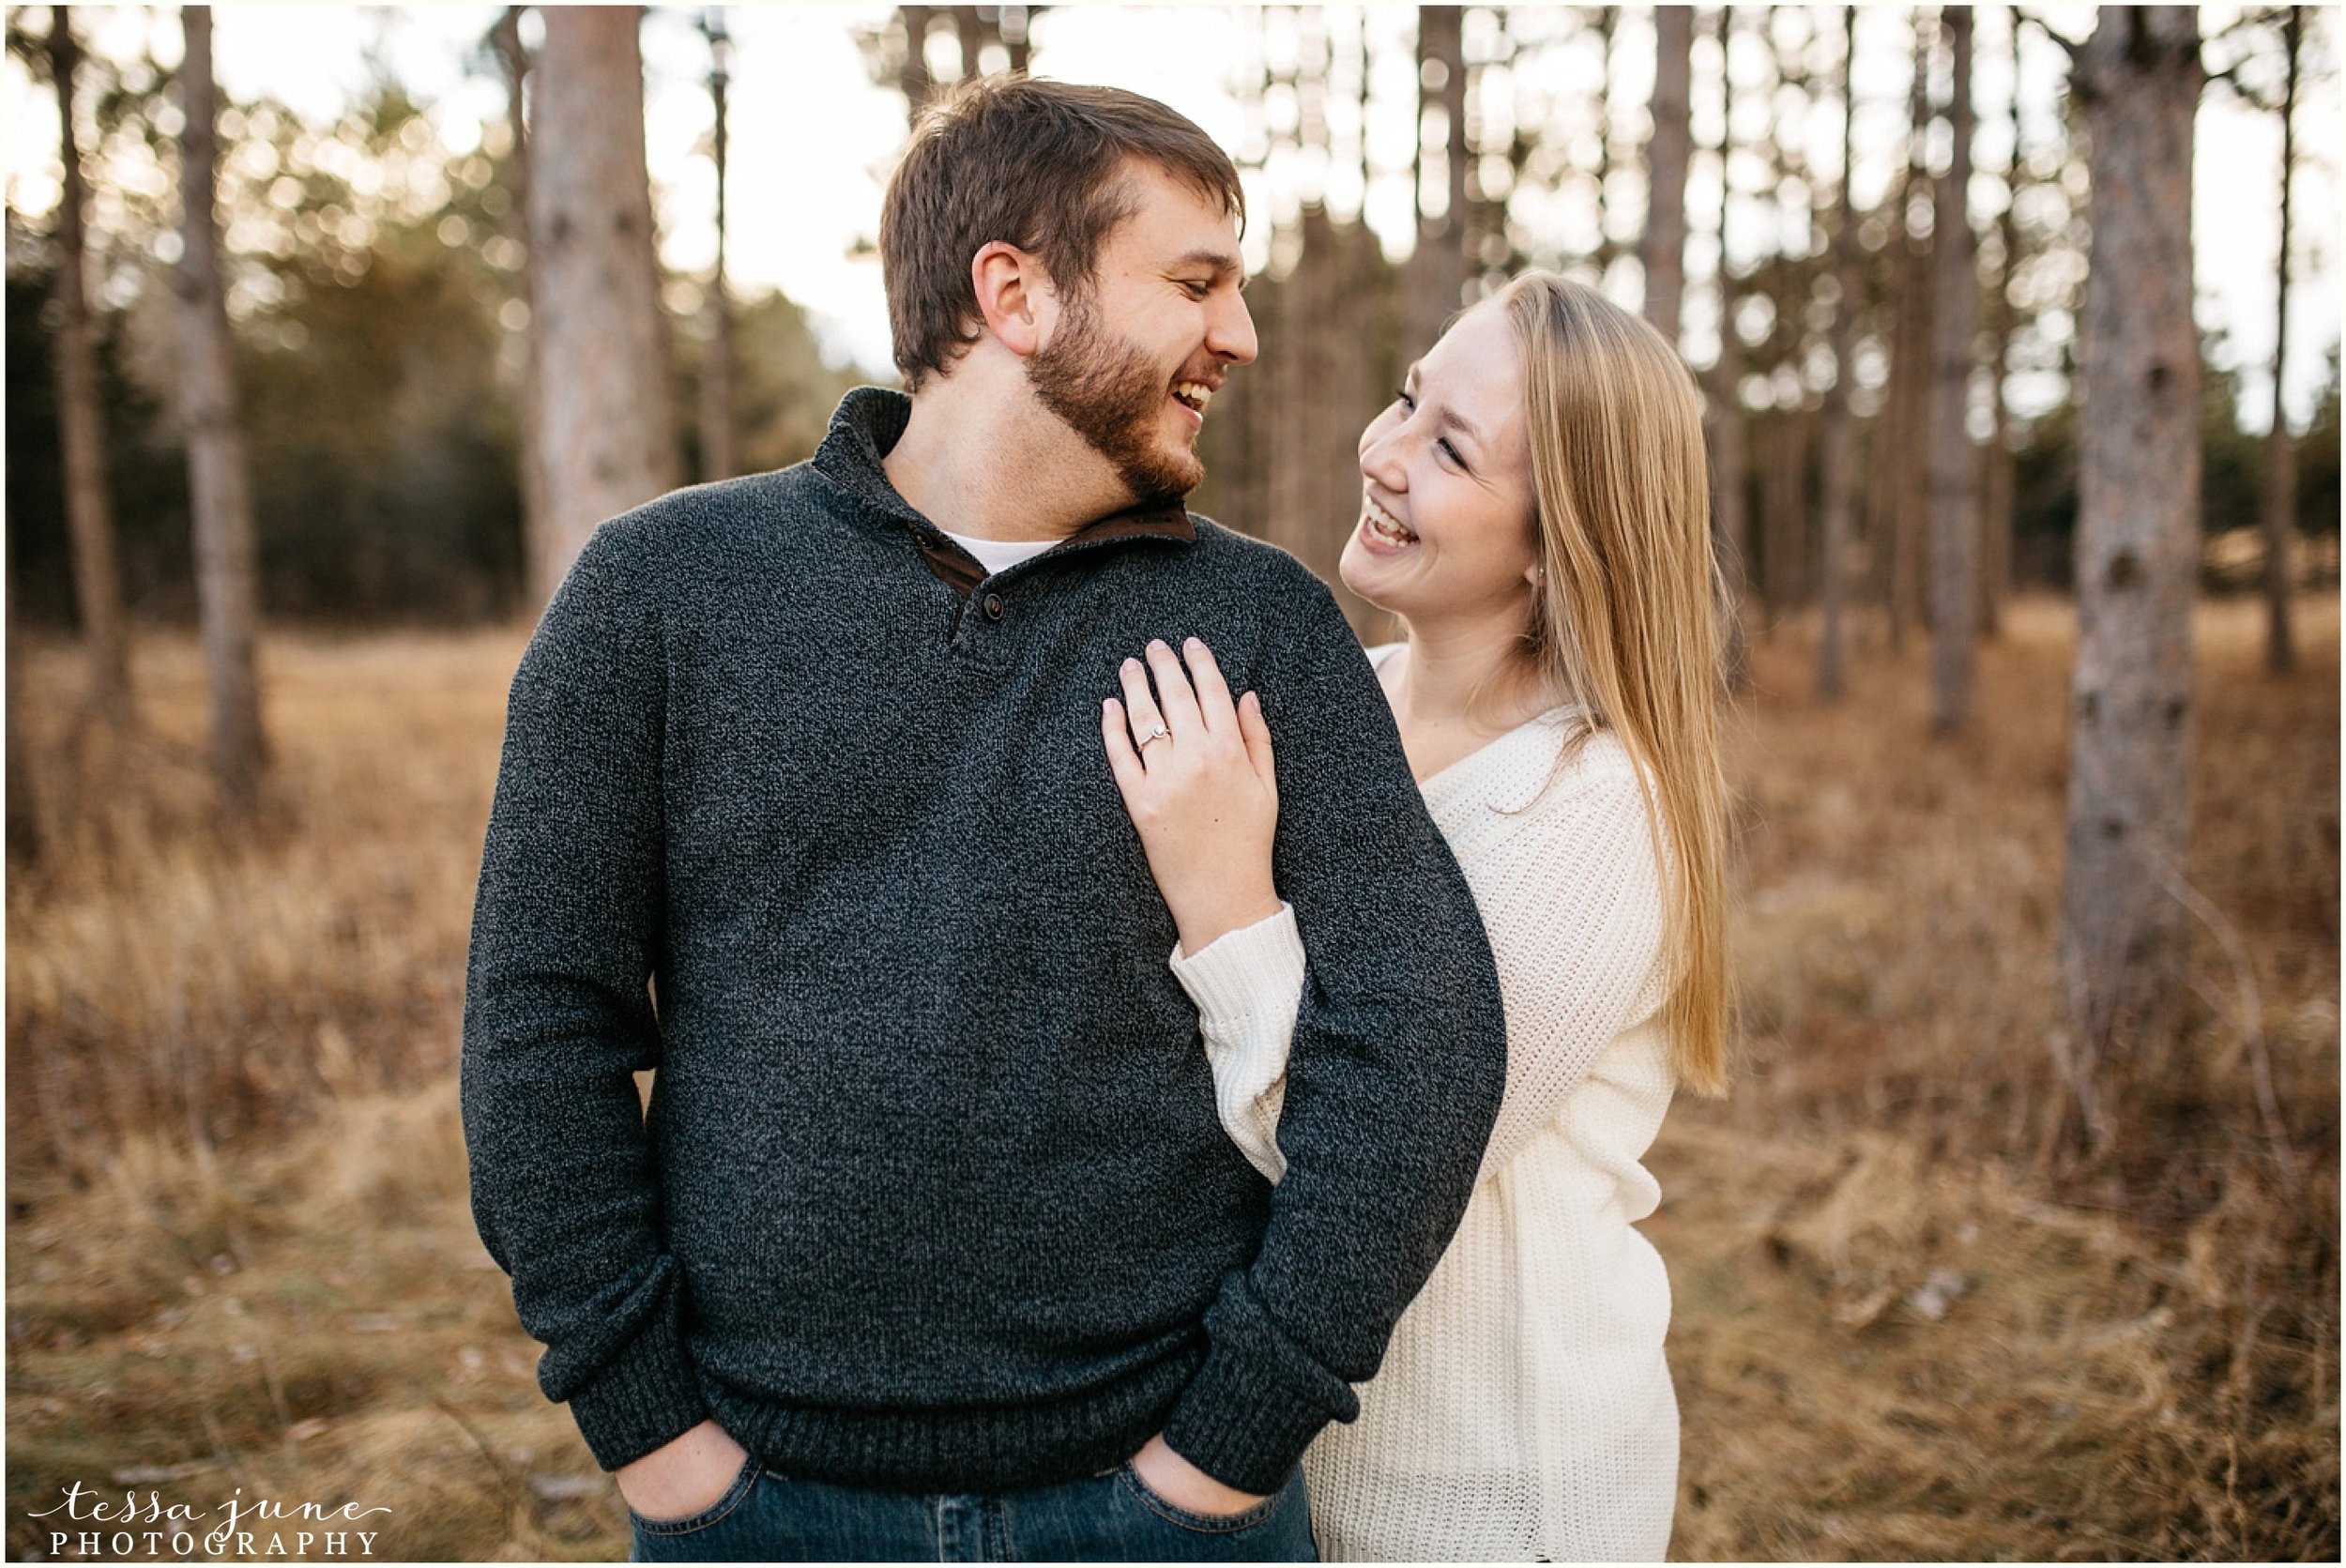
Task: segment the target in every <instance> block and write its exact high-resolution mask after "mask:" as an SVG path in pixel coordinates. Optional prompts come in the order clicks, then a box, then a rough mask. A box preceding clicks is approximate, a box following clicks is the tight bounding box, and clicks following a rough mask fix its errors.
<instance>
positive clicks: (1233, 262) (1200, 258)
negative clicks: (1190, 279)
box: [1168, 246, 1246, 281]
mask: <svg viewBox="0 0 2346 1568" xmlns="http://www.w3.org/2000/svg"><path fill="white" fill-rule="evenodd" d="M1185 266H1203V267H1210V268H1211V269H1212V272H1213V275H1214V277H1215V279H1216V280H1217V281H1219V280H1220V279H1223V278H1226V277H1229V276H1230V275H1231V274H1232V273H1237V274H1238V275H1239V276H1240V277H1244V276H1245V275H1246V264H1245V263H1244V262H1242V261H1241V260H1240V259H1239V255H1238V252H1237V251H1219V250H1215V249H1213V248H1211V246H1200V247H1198V248H1197V249H1196V250H1195V251H1189V252H1188V253H1187V254H1185V255H1181V256H1177V257H1175V258H1174V261H1173V265H1172V266H1171V267H1170V268H1169V269H1168V270H1171V271H1176V272H1178V271H1180V270H1181V268H1183V267H1185Z"/></svg>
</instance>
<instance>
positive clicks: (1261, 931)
mask: <svg viewBox="0 0 2346 1568" xmlns="http://www.w3.org/2000/svg"><path fill="white" fill-rule="evenodd" d="M1173 978H1174V979H1176V980H1178V981H1180V982H1181V989H1182V990H1184V991H1186V992H1188V993H1189V999H1190V1000H1191V1001H1193V1002H1196V1004H1197V1012H1198V1015H1199V1016H1200V1018H1202V1019H1203V1020H1204V1021H1205V1023H1206V1024H1207V1026H1208V1028H1209V1029H1210V1030H1211V1029H1213V1028H1227V1029H1235V1028H1240V1027H1242V1025H1243V1024H1244V1023H1245V1022H1246V1021H1247V1020H1248V1019H1249V1018H1250V1017H1252V1016H1253V1015H1254V1014H1255V1013H1257V1012H1260V1011H1261V1010H1262V1008H1263V1007H1264V1006H1265V1005H1267V1004H1268V1005H1274V1006H1278V1007H1282V1008H1285V1009H1287V1011H1288V1012H1293V1010H1294V1006H1295V997H1297V996H1299V995H1300V994H1301V993H1302V989H1303V937H1302V933H1300V932H1298V931H1297V930H1296V929H1295V906H1293V905H1291V904H1287V903H1282V904H1281V905H1280V906H1279V912H1278V913H1277V914H1275V915H1266V916H1264V917H1263V918H1262V919H1261V920H1259V921H1256V922H1255V923H1254V924H1252V925H1247V926H1241V927H1240V928H1239V929H1238V930H1236V931H1231V932H1226V933H1225V934H1224V935H1222V936H1217V937H1215V938H1214V939H1213V940H1212V941H1211V942H1209V943H1207V944H1206V945H1205V946H1204V947H1202V948H1200V949H1198V950H1197V951H1196V952H1193V953H1191V954H1189V955H1188V956H1187V957H1183V956H1182V954H1181V949H1180V948H1178V947H1176V948H1175V949H1174V950H1173Z"/></svg>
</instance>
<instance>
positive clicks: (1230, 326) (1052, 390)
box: [1027, 162, 1255, 500]
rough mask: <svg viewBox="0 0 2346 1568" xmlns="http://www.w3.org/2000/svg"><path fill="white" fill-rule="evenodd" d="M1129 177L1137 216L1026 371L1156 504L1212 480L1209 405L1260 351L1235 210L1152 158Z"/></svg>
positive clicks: (1065, 303)
mask: <svg viewBox="0 0 2346 1568" xmlns="http://www.w3.org/2000/svg"><path fill="white" fill-rule="evenodd" d="M1123 178H1124V179H1125V180H1126V181H1127V182H1128V183H1129V187H1130V190H1131V193H1132V195H1133V198H1134V203H1135V211H1134V213H1133V215H1132V216H1131V217H1129V218H1127V219H1125V220H1124V221H1123V222H1121V223H1120V224H1118V225H1117V227H1116V228H1115V230H1114V231H1113V232H1111V233H1110V234H1109V236H1108V237H1107V240H1106V243H1104V245H1102V246H1101V248H1100V252H1099V257H1098V266H1097V267H1096V269H1095V273H1094V276H1093V277H1092V279H1091V282H1090V285H1089V288H1088V289H1085V290H1082V291H1067V292H1062V293H1061V295H1060V311H1059V319H1058V321H1057V322H1056V324H1055V325H1054V327H1053V330H1052V332H1051V336H1050V338H1049V340H1048V341H1047V342H1045V343H1044V344H1043V346H1042V347H1041V348H1039V349H1037V350H1036V351H1035V352H1034V354H1033V355H1032V356H1031V357H1029V358H1028V360H1027V377H1028V382H1029V383H1030V384H1031V385H1032V386H1033V388H1034V392H1035V397H1036V398H1037V400H1038V401H1040V402H1041V403H1042V404H1043V405H1044V407H1045V408H1047V409H1049V410H1050V411H1051V412H1052V413H1053V414H1055V415H1057V416H1058V417H1059V419H1061V420H1062V421H1063V422H1065V423H1066V425H1067V426H1068V428H1070V429H1071V430H1073V431H1074V432H1075V434H1078V435H1080V436H1082V437H1083V438H1084V440H1085V441H1086V442H1087V443H1088V444H1089V446H1090V447H1091V448H1092V449H1094V450H1095V451H1097V452H1099V453H1100V455H1101V456H1103V457H1104V458H1106V459H1107V460H1108V462H1110V463H1111V464H1114V465H1115V467H1116V471H1117V474H1118V476H1119V477H1120V479H1121V480H1123V481H1124V483H1125V485H1126V486H1127V487H1128V488H1130V489H1131V491H1132V493H1133V495H1135V497H1136V498H1138V499H1142V500H1154V499H1157V498H1160V497H1166V496H1179V495H1187V494H1188V493H1189V492H1191V491H1192V490H1195V489H1196V488H1197V484H1198V481H1199V480H1203V479H1204V478H1205V475H1206V470H1205V465H1204V464H1201V463H1199V462H1198V461H1197V433H1198V432H1199V431H1200V430H1202V429H1204V428H1205V415H1206V404H1207V403H1208V402H1209V401H1210V400H1211V397H1212V396H1213V394H1214V392H1215V391H1217V390H1219V389H1220V388H1221V386H1222V380H1223V377H1224V375H1225V374H1226V373H1227V372H1228V369H1229V367H1230V366H1232V365H1243V364H1245V363H1247V362H1248V361H1249V360H1251V359H1253V358H1255V324H1254V321H1253V319H1252V318H1251V317H1250V316H1248V314H1247V313H1246V302H1245V301H1244V300H1243V299H1242V298H1241V297H1239V288H1240V286H1241V284H1242V283H1243V282H1244V281H1245V276H1246V274H1245V268H1244V266H1243V264H1242V262H1241V261H1240V259H1239V251H1238V241H1237V238H1236V236H1235V235H1234V233H1233V225H1232V222H1231V220H1230V218H1229V216H1228V215H1227V214H1226V213H1224V212H1223V211H1222V210H1221V208H1220V206H1219V205H1218V204H1216V203H1215V202H1213V201H1211V200H1210V199H1208V198H1207V197H1205V196H1202V195H1200V194H1199V193H1198V192H1197V191H1196V190H1193V189H1192V188H1191V187H1189V186H1188V185H1186V184H1183V183H1182V182H1181V180H1179V179H1176V178H1175V177H1174V176H1173V175H1169V174H1167V173H1165V171H1164V170H1162V169H1160V168H1158V167H1157V166H1156V165H1154V164H1150V163H1142V162H1134V163H1131V164H1128V165H1127V166H1126V168H1125V171H1124V175H1123Z"/></svg>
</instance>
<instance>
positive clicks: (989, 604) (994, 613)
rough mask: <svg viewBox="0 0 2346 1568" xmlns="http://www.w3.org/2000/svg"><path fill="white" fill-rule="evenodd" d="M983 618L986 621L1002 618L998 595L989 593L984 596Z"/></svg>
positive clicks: (1000, 600) (1000, 599)
mask: <svg viewBox="0 0 2346 1568" xmlns="http://www.w3.org/2000/svg"><path fill="white" fill-rule="evenodd" d="M985 618H986V619H988V620H999V619H1001V618H1002V596H1001V595H1000V594H998V593H989V594H987V595H986V596H985Z"/></svg>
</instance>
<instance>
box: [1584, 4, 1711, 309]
mask: <svg viewBox="0 0 2346 1568" xmlns="http://www.w3.org/2000/svg"><path fill="white" fill-rule="evenodd" d="M1726 11H1727V8H1726V7H1721V8H1720V22H1719V25H1720V26H1721V27H1722V28H1724V27H1725V26H1726V25H1727V21H1726ZM1620 24H1621V8H1620V7H1619V6H1599V7H1598V8H1597V9H1596V168H1595V170H1594V172H1593V173H1594V177H1595V180H1596V254H1595V255H1594V256H1592V257H1591V258H1590V259H1591V260H1592V262H1593V263H1595V266H1596V275H1597V276H1598V277H1599V278H1602V277H1604V276H1605V274H1606V273H1607V272H1609V271H1611V270H1612V266H1613V255H1614V249H1613V229H1612V217H1613V202H1612V187H1613V32H1614V29H1615V28H1617V27H1618V26H1619V25H1620Z"/></svg>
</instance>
